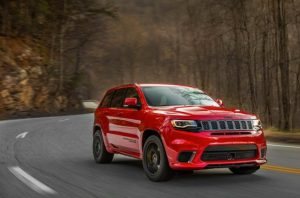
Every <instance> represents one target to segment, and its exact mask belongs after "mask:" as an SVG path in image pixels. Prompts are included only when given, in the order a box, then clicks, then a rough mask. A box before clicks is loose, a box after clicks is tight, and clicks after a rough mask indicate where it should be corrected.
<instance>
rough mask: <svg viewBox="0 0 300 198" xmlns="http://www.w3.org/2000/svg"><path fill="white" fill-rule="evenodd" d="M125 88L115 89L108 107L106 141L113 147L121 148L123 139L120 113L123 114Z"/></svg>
mask: <svg viewBox="0 0 300 198" xmlns="http://www.w3.org/2000/svg"><path fill="white" fill-rule="evenodd" d="M126 90H127V89H126V88H121V89H117V90H115V92H114V94H113V97H112V100H111V104H110V109H109V112H108V114H107V119H108V133H107V139H108V142H109V143H110V144H111V145H112V146H113V147H114V148H118V149H122V148H123V140H122V128H121V126H122V115H123V109H124V108H123V101H124V98H125V94H126Z"/></svg>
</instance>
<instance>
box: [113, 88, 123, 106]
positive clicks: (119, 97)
mask: <svg viewBox="0 0 300 198" xmlns="http://www.w3.org/2000/svg"><path fill="white" fill-rule="evenodd" d="M125 94H126V89H119V90H116V91H115V93H114V95H113V99H112V101H111V107H122V106H123V102H124V98H125Z"/></svg>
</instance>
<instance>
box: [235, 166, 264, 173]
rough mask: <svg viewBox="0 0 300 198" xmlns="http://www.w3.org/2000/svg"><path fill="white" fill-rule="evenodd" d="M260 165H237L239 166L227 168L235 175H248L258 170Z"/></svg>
mask: <svg viewBox="0 0 300 198" xmlns="http://www.w3.org/2000/svg"><path fill="white" fill-rule="evenodd" d="M259 168H260V166H251V167H239V168H235V167H232V168H229V170H230V171H231V172H232V173H233V174H236V175H249V174H252V173H255V172H256V171H257V170H259Z"/></svg>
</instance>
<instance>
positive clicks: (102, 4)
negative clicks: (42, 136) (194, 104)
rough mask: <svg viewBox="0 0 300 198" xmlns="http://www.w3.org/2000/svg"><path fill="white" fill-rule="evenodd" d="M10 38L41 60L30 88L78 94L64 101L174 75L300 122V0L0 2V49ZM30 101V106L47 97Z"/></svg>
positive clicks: (283, 121)
mask: <svg viewBox="0 0 300 198" xmlns="http://www.w3.org/2000/svg"><path fill="white" fill-rule="evenodd" d="M11 40H18V41H19V40H21V41H22V43H25V44H26V45H28V46H31V47H32V48H33V49H34V51H35V53H38V54H39V56H40V57H41V59H42V60H41V61H40V62H39V64H40V67H41V70H42V74H41V75H40V76H38V77H34V78H32V79H29V81H28V82H29V83H30V82H31V86H32V87H33V88H32V90H37V91H36V92H35V93H41V90H44V89H46V88H47V89H46V90H47V91H45V92H47V94H48V97H45V98H46V99H44V100H45V101H49V100H54V98H57V100H55V101H62V100H64V99H61V98H65V100H67V101H72V100H75V101H73V102H69V103H68V102H66V104H65V106H63V107H61V108H65V107H68V108H70V107H72V106H74V104H75V103H76V101H80V100H83V99H98V100H99V99H100V98H101V97H102V96H103V92H104V91H105V90H106V89H107V88H109V87H112V86H115V85H119V84H125V83H126V84H127V83H143V82H144V83H176V84H186V85H191V86H196V87H198V88H200V89H201V90H204V91H206V92H207V93H208V94H209V95H211V96H213V97H214V98H220V99H222V100H223V101H224V103H225V106H228V107H236V108H240V109H243V110H247V111H249V112H252V113H255V114H258V115H259V117H260V118H261V120H262V121H263V123H264V125H265V126H267V127H274V128H279V129H281V130H286V131H289V130H293V129H297V128H300V118H299V117H300V104H299V103H300V0H114V1H112V0H111V1H109V0H0V57H1V53H2V56H3V57H4V56H7V53H6V52H7V51H9V49H12V47H11V44H8V43H11ZM21 41H19V42H21ZM1 59H2V60H0V74H1V76H3V79H2V81H0V83H1V84H0V91H1V89H2V90H4V88H5V89H7V90H8V91H5V92H4V91H2V92H1V93H2V94H1V95H0V106H1V104H2V106H5V105H6V103H5V101H7V100H5V98H8V97H10V98H11V99H10V101H16V100H17V98H18V97H19V96H20V95H18V94H14V93H15V92H16V91H11V89H12V88H10V87H8V88H7V84H8V83H7V82H8V81H9V80H7V79H15V78H17V77H16V74H15V73H16V72H15V71H16V69H12V67H10V68H8V67H9V66H8V65H9V64H8V62H9V61H5V60H6V59H4V58H1ZM15 62H17V63H18V61H15ZM23 62H24V61H23ZM27 62H28V61H27ZM24 64H25V63H24ZM28 65H30V66H32V64H28ZM15 67H16V68H18V67H22V65H20V64H16V66H15ZM18 71H19V70H18ZM28 71H29V70H28ZM5 79H6V80H5ZM34 79H35V80H34ZM37 80H38V81H37ZM11 81H12V80H11ZM37 82H38V84H43V87H42V88H41V87H40V88H37V87H36V86H37V85H36V84H37ZM45 87H46V88H45ZM15 89H17V88H15ZM23 90H24V89H23ZM20 92H22V90H21V91H20ZM31 92H33V91H31ZM8 94H10V95H8ZM23 95H25V96H27V95H29V96H30V97H31V99H30V101H31V100H32V101H34V100H37V99H36V98H38V95H39V94H36V95H37V96H35V95H34V94H28V93H27V92H26V93H24V94H23ZM1 97H2V98H1ZM1 100H2V102H1ZM30 101H29V102H27V103H24V104H26V105H27V106H28V108H29V109H30V110H36V109H39V108H40V106H39V104H44V105H45V104H47V105H50V104H49V103H48V102H44V103H37V102H30ZM39 101H42V99H39ZM20 104H21V105H20V106H22V104H23V103H20ZM23 106H24V105H23ZM31 106H34V108H31ZM50 106H51V105H50ZM28 108H27V109H28ZM51 108H52V106H51V107H50V108H45V109H46V110H47V109H51ZM2 110H3V111H8V110H7V109H5V107H3V108H2ZM13 110H15V111H16V109H14V107H11V108H10V109H9V111H13Z"/></svg>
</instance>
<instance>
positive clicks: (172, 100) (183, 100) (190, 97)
mask: <svg viewBox="0 0 300 198" xmlns="http://www.w3.org/2000/svg"><path fill="white" fill-rule="evenodd" d="M142 90H143V92H144V95H145V97H146V100H147V103H148V104H149V105H150V106H173V105H200V106H217V107H219V105H218V104H217V103H216V102H215V101H214V100H213V99H212V98H211V97H209V96H208V95H206V94H205V93H203V92H202V91H200V90H199V89H195V88H190V87H183V86H182V87H181V86H155V87H143V88H142Z"/></svg>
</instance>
